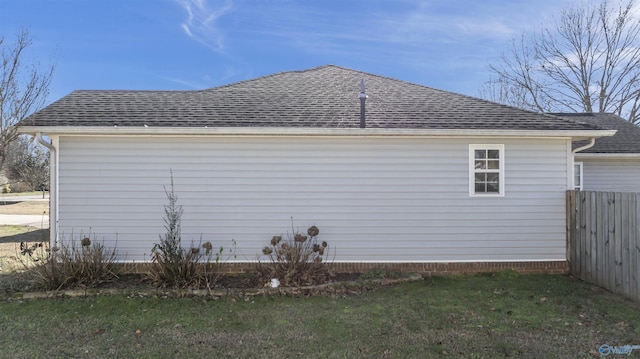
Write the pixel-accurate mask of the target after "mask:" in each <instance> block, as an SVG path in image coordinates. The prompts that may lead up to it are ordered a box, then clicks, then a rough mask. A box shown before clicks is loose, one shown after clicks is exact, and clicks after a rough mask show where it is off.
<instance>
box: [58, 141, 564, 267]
mask: <svg viewBox="0 0 640 359" xmlns="http://www.w3.org/2000/svg"><path fill="white" fill-rule="evenodd" d="M473 142H476V143H477V140H475V141H474V140H473V139H465V138H457V139H440V138H390V137H386V138H366V137H175V138H169V137H88V138H83V137H61V138H60V139H59V157H60V166H59V171H60V176H59V180H60V181H59V183H60V187H59V189H60V192H59V205H60V206H59V214H60V218H59V226H60V229H59V233H60V236H61V237H62V238H69V237H71V236H72V233H73V235H74V236H77V235H78V234H79V233H80V232H83V233H85V234H86V233H87V232H91V233H92V234H93V236H94V237H95V238H96V239H98V240H102V241H105V242H106V243H107V244H108V245H115V244H116V243H117V247H118V249H119V251H120V252H121V253H122V254H126V259H128V260H137V261H140V260H149V253H150V251H151V248H152V247H153V244H154V243H156V242H157V241H158V236H159V235H160V234H162V233H163V225H164V223H163V206H164V205H165V204H166V203H167V200H166V196H165V193H164V187H165V186H169V183H170V170H172V171H173V176H174V181H175V191H176V194H177V195H178V197H179V204H180V205H182V206H183V209H184V216H183V222H182V231H183V233H182V238H183V241H184V242H186V243H189V242H190V241H195V242H198V241H200V240H201V239H202V240H203V241H211V242H213V243H214V246H220V245H222V246H225V247H229V246H230V244H231V241H232V240H235V241H236V243H237V250H238V255H237V260H238V261H252V260H255V259H256V255H257V254H258V253H259V252H260V250H261V248H262V247H263V246H264V245H265V244H266V243H267V241H268V240H269V239H270V238H271V236H273V235H277V234H284V235H286V233H287V232H291V217H293V225H294V226H295V227H296V228H300V229H301V230H306V228H307V227H308V226H310V225H316V226H318V228H319V229H320V235H319V239H320V240H326V241H327V242H329V245H330V246H331V247H332V248H335V260H336V261H357V262H360V261H367V262H435V261H445V262H456V261H517V260H523V261H524V260H527V261H528V260H565V259H566V245H565V209H564V206H565V191H566V189H567V178H566V176H567V163H568V162H567V160H568V159H567V151H566V146H567V141H565V140H523V139H514V140H504V139H496V140H495V144H498V143H500V144H505V145H506V146H507V148H508V149H509V150H508V152H505V158H504V162H505V164H506V166H508V171H507V172H506V173H505V180H504V182H505V186H506V189H505V196H504V197H499V198H495V197H493V198H492V197H486V198H485V197H469V191H468V186H469V183H468V181H469V144H471V143H473ZM491 142H493V141H491V140H490V139H483V143H489V144H491ZM332 255H333V252H332Z"/></svg>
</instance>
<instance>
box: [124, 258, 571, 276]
mask: <svg viewBox="0 0 640 359" xmlns="http://www.w3.org/2000/svg"><path fill="white" fill-rule="evenodd" d="M148 265H149V263H135V264H133V265H132V269H133V271H134V272H146V271H147V270H148ZM220 266H221V268H222V269H223V271H224V272H225V273H247V272H251V271H253V269H254V268H255V263H246V262H245V263H223V264H220ZM329 266H331V268H332V269H333V270H334V272H336V273H366V272H369V271H372V270H375V269H385V270H390V271H396V272H411V273H420V274H422V275H425V276H431V275H447V274H475V273H486V272H500V271H503V270H513V271H516V272H518V273H521V274H567V273H569V263H568V262H567V261H548V262H471V263H357V262H349V263H342V262H339V263H330V264H329Z"/></svg>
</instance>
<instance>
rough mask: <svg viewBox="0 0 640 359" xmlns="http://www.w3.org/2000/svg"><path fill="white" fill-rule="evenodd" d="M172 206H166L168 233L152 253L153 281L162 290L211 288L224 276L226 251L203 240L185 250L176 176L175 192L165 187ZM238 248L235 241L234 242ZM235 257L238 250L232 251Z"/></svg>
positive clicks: (151, 269) (231, 253) (161, 237)
mask: <svg viewBox="0 0 640 359" xmlns="http://www.w3.org/2000/svg"><path fill="white" fill-rule="evenodd" d="M165 194H166V196H167V200H168V204H166V205H165V206H164V213H165V216H164V222H165V226H164V228H165V233H164V234H163V235H160V243H156V244H155V245H154V246H153V249H152V250H151V268H150V271H149V278H150V279H151V281H152V282H153V283H154V284H155V285H156V286H159V287H164V288H167V287H172V288H211V287H213V286H214V285H215V284H216V283H217V282H218V280H219V279H220V277H221V271H220V270H219V264H220V263H221V262H223V261H224V260H226V258H224V259H223V258H222V256H223V254H224V249H223V248H222V247H220V248H219V249H218V250H217V251H216V250H214V248H213V244H211V242H204V243H202V240H201V241H200V243H199V245H197V246H193V245H192V246H191V247H190V248H189V249H185V248H183V247H182V229H181V221H182V214H183V209H182V206H181V205H179V204H178V196H177V195H176V193H175V191H174V183H173V173H172V174H171V190H170V191H168V190H167V189H166V188H165ZM232 243H233V245H234V248H235V242H232ZM228 254H229V256H233V255H234V250H233V249H232V250H230V251H229V252H228Z"/></svg>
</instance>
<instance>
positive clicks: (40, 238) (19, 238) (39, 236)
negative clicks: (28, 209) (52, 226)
mask: <svg viewBox="0 0 640 359" xmlns="http://www.w3.org/2000/svg"><path fill="white" fill-rule="evenodd" d="M48 241H49V230H48V229H36V230H34V231H31V232H25V233H19V234H14V235H11V236H5V237H0V243H20V242H28V243H33V242H48Z"/></svg>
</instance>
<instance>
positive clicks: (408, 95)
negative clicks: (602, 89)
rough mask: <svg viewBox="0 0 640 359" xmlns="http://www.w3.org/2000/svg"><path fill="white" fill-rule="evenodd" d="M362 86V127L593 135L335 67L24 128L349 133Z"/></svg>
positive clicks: (55, 109) (86, 95)
mask: <svg viewBox="0 0 640 359" xmlns="http://www.w3.org/2000/svg"><path fill="white" fill-rule="evenodd" d="M362 79H364V80H365V83H366V93H367V96H368V98H367V101H366V109H367V110H366V113H367V115H366V117H367V127H368V128H407V129H504V130H592V129H593V130H595V129H599V128H598V127H597V126H594V125H592V124H589V123H582V122H579V121H575V120H574V119H562V118H559V117H556V116H552V115H547V114H541V113H535V112H530V111H525V110H521V109H517V108H513V107H508V106H504V105H500V104H496V103H492V102H489V101H485V100H481V99H477V98H473V97H469V96H464V95H460V94H455V93H451V92H446V91H441V90H436V89H432V88H429V87H425V86H421V85H417V84H412V83H409V82H405V81H400V80H396V79H391V78H387V77H382V76H378V75H373V74H369V73H365V72H360V71H355V70H350V69H346V68H342V67H338V66H334V65H327V66H321V67H317V68H313V69H309V70H304V71H290V72H282V73H278V74H273V75H269V76H264V77H260V78H256V79H253V80H247V81H242V82H238V83H234V84H230V85H225V86H220V87H216V88H212V89H208V90H202V91H74V92H72V93H71V94H69V95H67V96H65V97H63V98H61V99H60V100H58V101H56V102H54V103H52V104H51V105H49V106H47V107H46V108H44V109H42V110H41V111H39V112H37V113H35V114H34V115H32V116H31V117H29V118H28V119H27V121H26V122H25V123H24V125H28V126H113V125H118V126H144V125H147V126H149V127H152V126H156V127H204V126H207V127H309V128H355V127H359V125H360V100H359V98H358V94H359V92H360V88H359V84H360V81H361V80H362Z"/></svg>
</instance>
